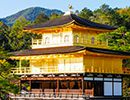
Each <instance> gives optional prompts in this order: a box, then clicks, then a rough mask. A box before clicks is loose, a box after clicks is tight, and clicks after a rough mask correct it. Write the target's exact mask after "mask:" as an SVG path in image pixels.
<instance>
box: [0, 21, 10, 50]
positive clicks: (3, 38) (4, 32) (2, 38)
mask: <svg viewBox="0 0 130 100" xmlns="http://www.w3.org/2000/svg"><path fill="white" fill-rule="evenodd" d="M9 33H10V28H9V27H8V26H7V25H5V24H4V23H3V22H0V46H1V47H2V48H4V49H5V50H9V48H10V45H9V43H8V39H9V36H8V35H9Z"/></svg>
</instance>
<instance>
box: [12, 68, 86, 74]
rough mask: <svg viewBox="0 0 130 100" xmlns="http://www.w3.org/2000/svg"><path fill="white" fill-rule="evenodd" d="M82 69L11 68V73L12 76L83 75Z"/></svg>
mask: <svg viewBox="0 0 130 100" xmlns="http://www.w3.org/2000/svg"><path fill="white" fill-rule="evenodd" d="M83 72H84V69H83V68H76V69H73V70H72V69H58V68H34V69H33V68H31V67H20V68H13V69H12V71H11V73H13V74H53V73H83Z"/></svg>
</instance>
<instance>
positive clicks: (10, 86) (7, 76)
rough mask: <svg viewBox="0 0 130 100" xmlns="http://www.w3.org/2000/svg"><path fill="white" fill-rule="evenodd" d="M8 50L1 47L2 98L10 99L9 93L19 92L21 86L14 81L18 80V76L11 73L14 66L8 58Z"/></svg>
mask: <svg viewBox="0 0 130 100" xmlns="http://www.w3.org/2000/svg"><path fill="white" fill-rule="evenodd" d="M8 57H9V55H8V54H7V52H5V51H3V49H0V99H1V100H8V95H9V93H14V94H17V93H18V91H19V87H18V85H17V84H14V82H16V81H17V82H18V78H17V77H16V76H14V75H13V74H11V68H12V67H14V66H13V64H12V63H11V61H10V60H9V59H8Z"/></svg>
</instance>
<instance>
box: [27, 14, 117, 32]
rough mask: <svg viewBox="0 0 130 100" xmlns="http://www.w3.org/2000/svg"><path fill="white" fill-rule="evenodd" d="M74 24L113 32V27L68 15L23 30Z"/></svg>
mask: <svg viewBox="0 0 130 100" xmlns="http://www.w3.org/2000/svg"><path fill="white" fill-rule="evenodd" d="M72 23H74V24H75V25H78V26H84V27H90V28H97V29H107V30H114V29H116V28H115V27H112V26H109V25H104V24H99V23H95V22H92V21H89V20H86V19H83V18H81V17H78V16H76V15H75V14H70V15H64V16H62V17H60V18H57V19H54V20H49V21H47V22H45V23H43V24H36V25H30V26H27V27H25V30H29V29H40V28H42V29H44V28H50V27H58V26H65V25H69V24H72Z"/></svg>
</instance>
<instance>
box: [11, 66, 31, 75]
mask: <svg viewBox="0 0 130 100" xmlns="http://www.w3.org/2000/svg"><path fill="white" fill-rule="evenodd" d="M11 73H13V74H29V73H31V68H30V67H20V68H12V70H11Z"/></svg>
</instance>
